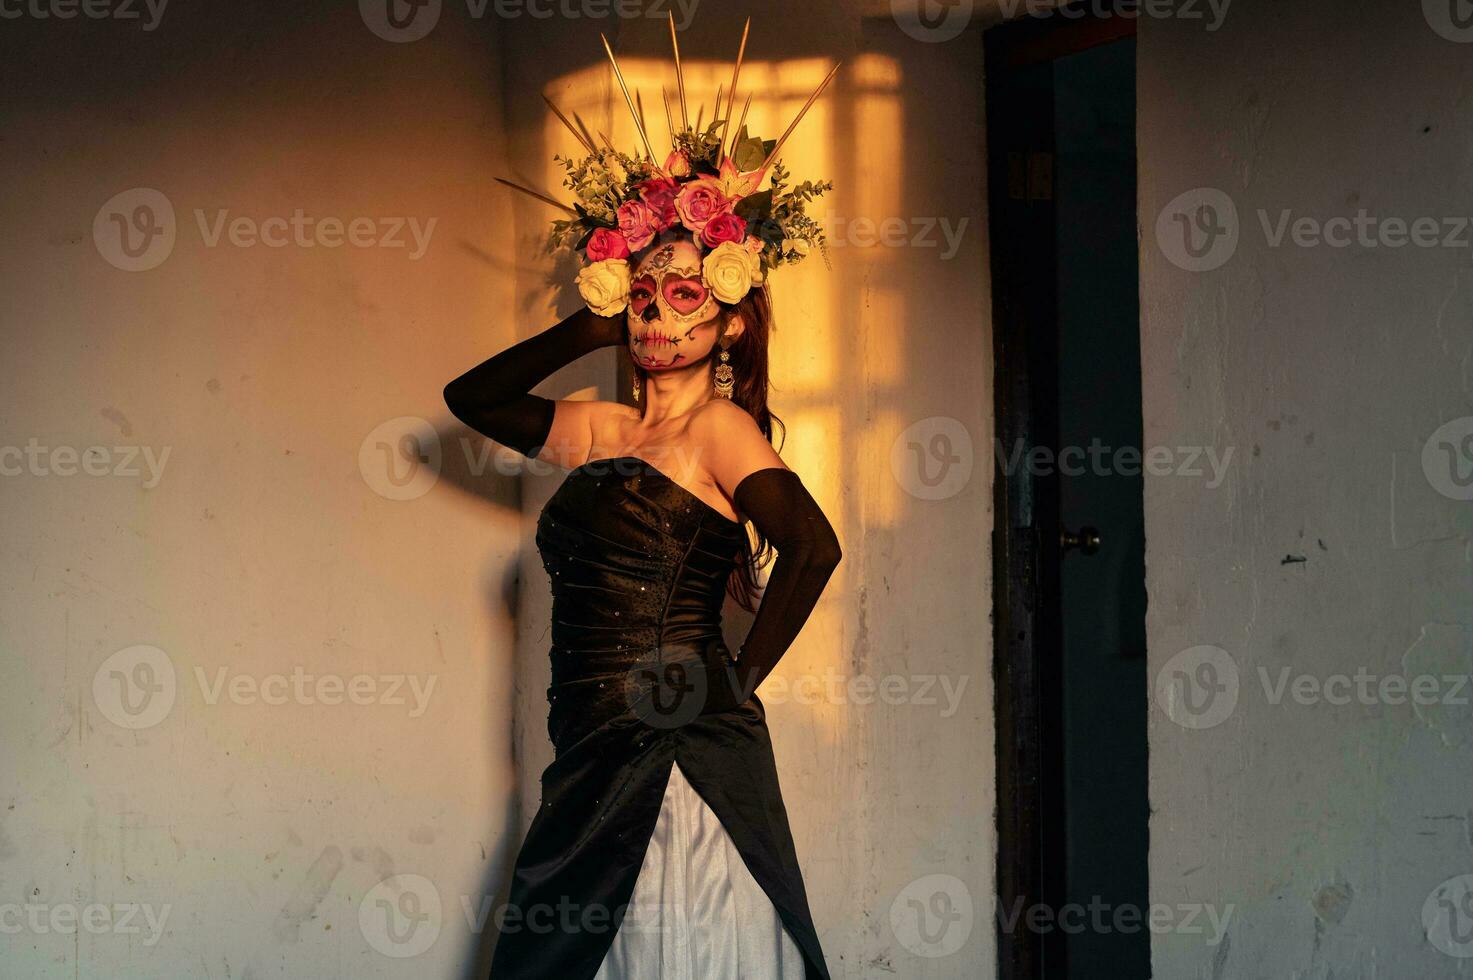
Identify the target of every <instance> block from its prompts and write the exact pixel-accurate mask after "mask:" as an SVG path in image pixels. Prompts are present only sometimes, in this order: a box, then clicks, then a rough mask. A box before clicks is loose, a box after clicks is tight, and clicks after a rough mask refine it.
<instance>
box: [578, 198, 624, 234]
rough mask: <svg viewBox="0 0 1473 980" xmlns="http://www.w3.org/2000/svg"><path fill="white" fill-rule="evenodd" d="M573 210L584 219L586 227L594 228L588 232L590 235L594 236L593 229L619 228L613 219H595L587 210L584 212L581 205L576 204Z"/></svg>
mask: <svg viewBox="0 0 1473 980" xmlns="http://www.w3.org/2000/svg"><path fill="white" fill-rule="evenodd" d="M573 210H574V211H577V212H578V217H580V218H582V219H583V223H584V224H585V225H591V226H592V228H590V229H589V232H588V233H589V234H590V235H591V234H593V228H617V227H619V223H618V222H617V221H615V220H613V219H612V218H595V217H594V216H593V215H591V214H589V213H588V212H587V211H586V210H584V208H583V205H581V204H574V205H573Z"/></svg>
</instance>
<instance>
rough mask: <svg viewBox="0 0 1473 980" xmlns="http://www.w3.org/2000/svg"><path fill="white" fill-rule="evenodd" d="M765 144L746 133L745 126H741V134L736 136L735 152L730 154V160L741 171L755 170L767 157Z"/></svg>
mask: <svg viewBox="0 0 1473 980" xmlns="http://www.w3.org/2000/svg"><path fill="white" fill-rule="evenodd" d="M766 146H767V144H766V143H764V142H762V140H760V139H758V138H757V137H755V136H748V135H747V127H745V126H743V127H742V135H741V136H740V137H738V138H737V146H736V152H735V153H733V154H732V162H733V163H734V164H736V168H737V169H738V170H740V171H742V172H744V173H745V172H748V171H752V170H756V169H757V168H758V167H760V166H762V161H763V160H766V159H767V151H766V150H765V149H764V147H766Z"/></svg>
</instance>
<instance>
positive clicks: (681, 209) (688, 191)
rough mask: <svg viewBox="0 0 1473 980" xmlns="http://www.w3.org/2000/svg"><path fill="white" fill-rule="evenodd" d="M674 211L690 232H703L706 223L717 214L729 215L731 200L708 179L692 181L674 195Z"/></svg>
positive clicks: (702, 178) (714, 182)
mask: <svg viewBox="0 0 1473 980" xmlns="http://www.w3.org/2000/svg"><path fill="white" fill-rule="evenodd" d="M675 210H676V211H677V212H678V213H679V214H680V220H681V222H682V223H683V224H684V225H685V226H686V227H687V228H689V229H690V230H691V231H705V230H706V222H708V221H710V220H711V219H712V218H714V217H716V216H717V215H718V214H730V213H731V200H730V199H729V198H728V197H727V196H726V195H725V194H722V193H721V190H720V189H719V187H718V185H717V183H716V181H714V180H712V179H711V178H710V177H701V178H700V179H698V180H693V181H691V182H690V183H688V184H686V185H685V186H684V187H682V188H681V189H680V193H679V194H676V195H675Z"/></svg>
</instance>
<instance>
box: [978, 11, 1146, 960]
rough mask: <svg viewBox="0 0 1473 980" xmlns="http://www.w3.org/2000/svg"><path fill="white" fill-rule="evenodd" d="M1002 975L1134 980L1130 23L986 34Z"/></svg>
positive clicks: (1141, 579)
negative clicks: (995, 439) (993, 354)
mask: <svg viewBox="0 0 1473 980" xmlns="http://www.w3.org/2000/svg"><path fill="white" fill-rule="evenodd" d="M986 54H987V62H986V63H987V113H988V134H987V138H988V156H989V165H988V171H989V206H990V222H991V239H992V243H993V245H992V253H993V259H992V279H993V290H994V331H995V338H996V355H997V356H996V371H997V373H996V388H995V390H996V399H997V404H996V412H997V433H998V443H997V445H996V447H995V455H996V458H997V469H996V483H995V493H996V525H995V527H996V530H995V532H994V542H993V556H994V590H995V595H994V609H995V610H996V614H995V625H994V629H995V635H994V651H995V654H994V655H995V664H994V670H995V674H996V692H997V694H996V697H997V704H996V717H997V745H998V751H997V769H998V868H997V871H998V875H997V881H998V907H997V913H998V914H997V924H998V940H999V944H998V958H999V976H1000V977H1002V978H1004V980H1085V978H1091V980H1092V978H1098V977H1111V978H1121V980H1145V978H1148V977H1149V976H1150V936H1151V934H1150V932H1149V931H1148V929H1147V928H1146V922H1147V918H1146V917H1147V916H1148V914H1149V906H1148V874H1147V849H1148V840H1149V837H1148V822H1149V816H1150V810H1149V805H1148V784H1147V769H1146V745H1147V741H1146V724H1147V717H1148V715H1147V712H1148V696H1149V685H1148V679H1147V674H1146V656H1145V654H1146V650H1145V603H1146V596H1145V554H1144V552H1145V548H1144V515H1143V509H1142V490H1143V480H1142V476H1141V473H1142V467H1141V463H1140V453H1141V450H1142V448H1143V447H1142V446H1141V440H1142V422H1141V389H1140V363H1141V362H1140V339H1139V303H1138V256H1137V235H1136V227H1137V222H1136V203H1135V187H1136V173H1135V38H1134V21H1133V20H1130V19H1127V18H1122V17H1118V16H1116V17H1094V16H1089V15H1086V14H1084V13H1082V12H1081V13H1078V15H1077V16H1065V15H1063V14H1057V13H1056V14H1054V15H1052V16H1049V17H1040V18H1024V19H1023V20H1022V21H1019V22H1012V23H1008V24H1004V25H1001V26H999V27H996V28H993V29H992V30H990V31H988V32H987V34H986Z"/></svg>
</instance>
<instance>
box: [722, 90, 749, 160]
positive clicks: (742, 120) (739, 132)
mask: <svg viewBox="0 0 1473 980" xmlns="http://www.w3.org/2000/svg"><path fill="white" fill-rule="evenodd" d="M750 108H752V93H751V92H748V93H747V101H746V102H744V103H742V117H741V118H740V119H738V120H737V125H736V132H735V133H733V134H732V135H731V149H729V150H727V151H726V155H727V156H731V155H732V154H734V153H736V144H737V140H739V139H741V138H742V127H743V126H745V125H746V124H747V110H748V109H750Z"/></svg>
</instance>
